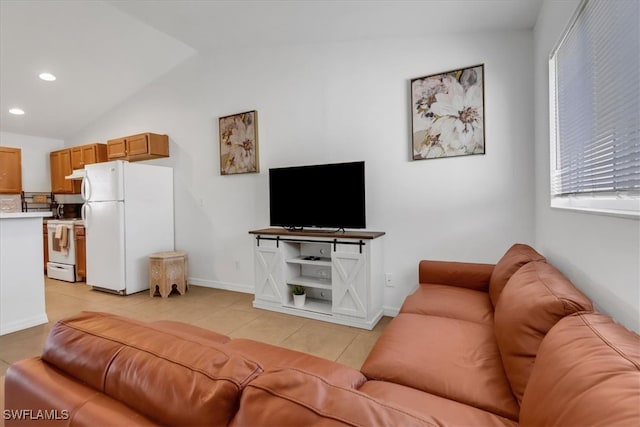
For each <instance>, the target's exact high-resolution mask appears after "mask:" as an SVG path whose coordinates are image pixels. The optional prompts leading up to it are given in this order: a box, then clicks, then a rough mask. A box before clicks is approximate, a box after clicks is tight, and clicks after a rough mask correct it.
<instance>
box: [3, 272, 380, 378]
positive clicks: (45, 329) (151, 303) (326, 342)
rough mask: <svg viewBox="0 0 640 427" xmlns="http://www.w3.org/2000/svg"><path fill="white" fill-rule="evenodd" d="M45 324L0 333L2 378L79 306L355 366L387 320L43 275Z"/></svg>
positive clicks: (218, 294)
mask: <svg viewBox="0 0 640 427" xmlns="http://www.w3.org/2000/svg"><path fill="white" fill-rule="evenodd" d="M45 295H46V296H45V300H46V310H47V316H48V317H49V323H47V324H45V325H40V326H36V327H33V328H29V329H25V330H22V331H18V332H14V333H12V334H7V335H3V336H0V376H3V375H4V374H5V372H6V370H7V368H8V367H9V365H10V364H11V363H13V362H15V361H17V360H20V359H24V358H26V357H30V356H35V355H39V354H41V353H42V347H43V345H44V342H45V340H46V337H47V334H48V333H49V330H50V329H51V326H52V325H53V324H54V323H55V322H56V321H57V320H59V319H62V318H64V317H67V316H71V315H74V314H76V313H78V312H80V311H82V310H93V311H106V312H111V313H116V314H120V315H124V316H128V317H133V318H137V319H141V320H160V319H171V320H179V321H183V322H187V323H192V324H194V325H197V326H200V327H203V328H207V329H211V330H214V331H216V332H219V333H222V334H225V335H228V336H230V337H232V338H251V339H255V340H257V341H263V342H267V343H270V344H276V345H279V346H282V347H287V348H291V349H294V350H299V351H303V352H306V353H311V354H314V355H316V356H320V357H324V358H326V359H331V360H335V361H338V362H340V363H343V364H345V365H348V366H351V367H353V368H356V369H359V368H360V366H361V365H362V363H363V362H364V360H365V358H366V356H367V354H368V353H369V351H370V350H371V348H372V347H373V344H374V343H375V342H376V340H377V338H378V337H379V336H380V333H381V332H382V331H383V330H384V328H385V327H386V326H387V324H388V323H389V320H390V318H389V317H383V318H382V319H381V320H380V322H378V324H377V325H376V327H375V328H374V329H373V330H372V331H367V330H364V329H359V328H352V327H349V326H342V325H336V324H333V323H327V322H321V321H317V320H311V319H305V318H303V317H297V316H290V315H287V314H281V313H274V312H271V311H266V310H260V309H256V308H253V307H252V304H251V303H252V301H253V295H252V294H244V293H238V292H231V291H224V290H219V289H211V288H205V287H201V286H193V285H192V286H190V287H189V292H187V293H186V294H185V295H178V294H171V295H170V296H169V298H166V299H164V298H160V297H154V298H151V297H150V296H149V293H148V292H140V293H137V294H133V295H128V296H126V297H123V296H119V295H112V294H108V293H104V292H98V291H94V290H92V289H91V288H90V287H89V286H86V285H85V284H84V283H67V282H62V281H58V280H53V279H49V278H45Z"/></svg>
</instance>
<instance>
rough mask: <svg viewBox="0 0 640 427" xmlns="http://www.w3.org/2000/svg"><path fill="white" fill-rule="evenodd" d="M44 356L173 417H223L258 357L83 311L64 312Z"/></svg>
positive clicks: (217, 420)
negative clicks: (69, 315)
mask: <svg viewBox="0 0 640 427" xmlns="http://www.w3.org/2000/svg"><path fill="white" fill-rule="evenodd" d="M42 358H43V360H45V361H46V362H47V363H50V364H51V365H53V366H55V367H57V368H58V369H60V370H62V371H64V372H65V373H67V374H68V375H70V376H72V377H75V378H77V379H78V380H79V381H82V382H85V383H86V384H87V385H89V386H90V387H92V388H94V389H95V390H98V391H101V392H103V393H105V394H106V395H108V396H110V397H112V398H113V399H116V400H119V401H121V402H124V403H126V404H127V405H129V406H130V407H131V408H133V409H134V410H136V411H138V412H140V413H141V414H142V415H144V416H146V417H147V418H149V419H151V420H153V421H155V422H159V423H162V424H170V425H171V424H173V425H178V424H181V425H218V424H220V425H224V424H226V423H228V422H229V420H230V419H231V418H232V417H233V414H234V413H235V410H236V408H237V405H238V401H239V398H240V392H241V390H242V389H243V388H244V386H245V385H246V384H247V383H248V382H249V381H251V380H252V379H253V378H255V377H256V376H257V375H258V374H260V373H261V372H262V368H261V367H260V365H259V364H258V363H256V362H254V361H251V360H248V359H247V358H245V357H244V356H242V355H240V354H238V353H237V352H234V351H233V350H232V349H229V348H225V346H224V345H223V344H219V343H216V342H209V343H207V344H203V343H200V342H196V341H194V340H193V337H191V336H187V337H186V338H181V337H179V336H177V335H176V334H175V333H163V332H162V331H161V330H158V329H157V328H154V327H149V326H148V324H145V323H144V322H139V321H135V320H131V319H127V318H124V317H120V316H115V315H110V314H106V313H92V312H83V313H81V314H80V315H78V316H75V317H72V318H69V319H65V320H61V321H59V322H58V323H56V325H54V327H53V328H52V330H51V332H50V334H49V337H48V339H47V341H46V343H45V348H44V352H43V356H42Z"/></svg>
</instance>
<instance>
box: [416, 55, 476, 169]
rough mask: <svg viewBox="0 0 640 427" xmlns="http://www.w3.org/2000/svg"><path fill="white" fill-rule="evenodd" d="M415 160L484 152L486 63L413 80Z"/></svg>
mask: <svg viewBox="0 0 640 427" xmlns="http://www.w3.org/2000/svg"><path fill="white" fill-rule="evenodd" d="M411 127H412V148H413V160H423V159H433V158H440V157H453V156H467V155H471V154H484V153H485V146H484V64H483V65H476V66H473V67H468V68H462V69H459V70H454V71H448V72H446V73H441V74H434V75H431V76H426V77H419V78H416V79H413V80H411Z"/></svg>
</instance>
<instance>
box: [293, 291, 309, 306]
mask: <svg viewBox="0 0 640 427" xmlns="http://www.w3.org/2000/svg"><path fill="white" fill-rule="evenodd" d="M305 299H306V295H305V294H302V295H294V296H293V305H294V306H296V307H304V301H305Z"/></svg>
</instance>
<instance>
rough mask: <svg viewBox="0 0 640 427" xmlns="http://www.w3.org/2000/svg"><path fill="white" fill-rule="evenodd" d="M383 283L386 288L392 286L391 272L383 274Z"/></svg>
mask: <svg viewBox="0 0 640 427" xmlns="http://www.w3.org/2000/svg"><path fill="white" fill-rule="evenodd" d="M384 284H385V286H386V287H388V288H393V281H392V280H391V273H385V274H384Z"/></svg>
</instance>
